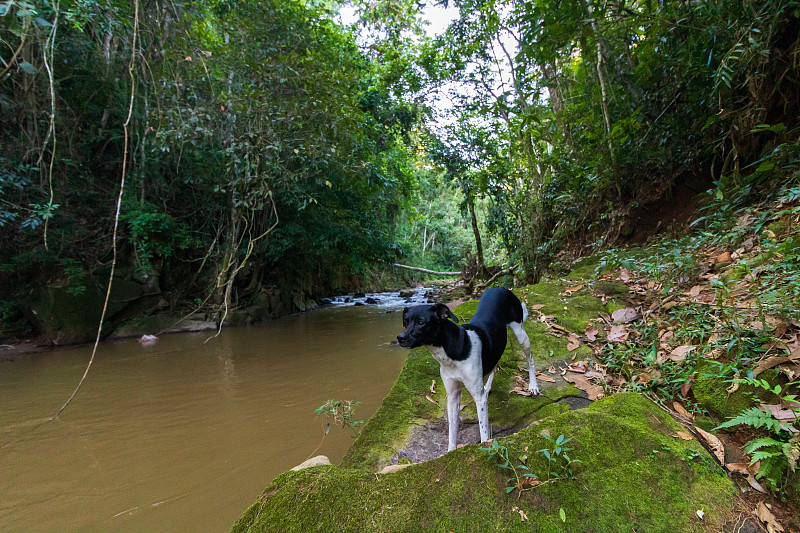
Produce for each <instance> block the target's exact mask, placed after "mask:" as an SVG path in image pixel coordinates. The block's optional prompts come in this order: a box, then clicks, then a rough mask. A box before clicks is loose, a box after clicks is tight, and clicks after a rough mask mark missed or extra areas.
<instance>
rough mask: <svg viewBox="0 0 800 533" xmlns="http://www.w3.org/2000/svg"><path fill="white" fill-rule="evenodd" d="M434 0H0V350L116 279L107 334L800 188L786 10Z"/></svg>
mask: <svg viewBox="0 0 800 533" xmlns="http://www.w3.org/2000/svg"><path fill="white" fill-rule="evenodd" d="M439 6H440V7H447V8H449V10H450V11H451V12H453V13H454V15H453V16H454V19H453V20H452V22H451V23H450V24H449V26H448V27H447V29H446V31H445V32H444V33H441V34H438V35H431V34H429V33H428V32H426V31H425V30H426V24H427V22H426V19H425V15H424V9H423V8H425V3H424V2H420V1H411V0H383V1H370V2H366V1H364V2H361V1H357V2H355V3H352V4H340V3H338V2H332V1H323V0H308V1H305V0H250V1H242V2H229V1H224V0H200V1H193V2H181V1H172V0H169V1H164V0H132V1H131V0H126V1H120V0H52V1H48V0H3V1H2V2H0V21H1V22H0V59H2V64H0V130H2V137H0V323H1V324H2V325H1V326H0V338H2V339H6V340H13V339H26V338H40V339H43V340H46V341H47V342H54V343H67V342H76V341H83V340H86V338H87V335H86V334H85V333H81V332H79V331H72V332H68V331H66V328H64V327H63V322H64V321H65V320H66V321H69V320H71V317H72V316H73V315H74V310H75V309H83V310H86V309H95V308H96V309H97V311H96V314H97V316H94V315H92V316H90V317H89V318H88V319H87V322H92V321H94V323H95V327H96V320H97V318H99V316H100V309H101V308H102V307H103V295H105V294H106V287H107V284H108V281H109V278H113V279H114V285H115V288H114V289H113V291H112V298H111V301H110V303H109V309H108V314H107V315H105V316H106V319H107V320H109V321H110V323H111V324H112V325H113V324H120V323H124V322H125V321H129V320H132V319H133V318H135V317H137V316H141V315H153V314H159V313H173V314H175V315H176V316H177V315H186V314H194V316H201V315H202V316H204V317H207V318H208V319H210V320H214V321H216V322H226V323H237V322H239V323H241V322H245V321H250V320H260V319H264V318H268V317H271V316H279V315H282V314H288V313H291V312H295V311H297V310H298V309H300V310H302V309H305V308H306V307H308V306H309V305H311V304H310V303H309V302H311V301H315V300H318V299H319V298H322V297H326V296H331V295H334V294H340V293H343V292H347V291H352V290H357V289H362V288H364V287H373V288H380V287H383V288H385V287H386V286H387V285H391V284H397V283H399V281H398V280H399V278H400V277H401V276H402V274H399V273H398V272H397V271H396V270H393V268H392V266H391V265H392V263H394V262H402V263H405V264H413V265H416V266H423V267H427V268H433V269H438V270H462V271H464V272H467V273H469V274H470V276H473V277H475V278H477V279H488V278H489V277H490V276H492V275H494V274H497V273H500V274H503V275H506V276H507V278H506V279H507V280H508V282H509V283H510V282H513V280H517V281H520V282H522V281H536V280H538V279H539V278H540V277H541V276H542V275H543V274H544V273H547V272H559V271H564V270H565V269H566V268H567V267H568V266H569V265H570V264H571V263H572V261H574V260H575V259H576V258H578V257H581V256H584V255H588V254H590V253H591V252H594V251H596V250H599V249H604V248H607V247H610V246H615V245H616V246H618V245H625V244H628V243H637V242H644V240H646V239H647V238H648V237H650V236H652V235H654V234H656V233H659V232H661V231H664V230H665V229H667V226H668V225H669V222H670V221H671V220H673V219H679V220H685V218H686V216H688V214H689V211H687V210H691V209H694V208H696V207H698V206H701V205H703V206H705V208H706V211H705V213H706V214H705V215H704V216H703V217H701V219H700V220H697V221H696V223H697V224H698V225H697V226H696V227H705V228H708V230H709V231H712V232H713V231H715V228H717V229H718V228H720V227H722V226H720V225H722V224H730V223H731V221H733V220H735V213H736V209H738V208H739V207H740V206H741V205H742V204H743V203H745V202H752V201H755V199H758V198H766V197H768V196H769V195H770V194H772V193H773V192H774V191H775V190H776V188H777V187H778V186H779V185H781V186H782V185H785V184H786V183H787V181H788V182H791V183H797V180H798V160H799V158H800V143H798V132H800V129H799V128H800V124H798V116H799V115H800V109H799V107H800V91H799V90H800V65H798V58H799V57H800V56H798V53H799V52H800V43H799V41H798V35H800V6H799V5H798V2H796V1H792V0H760V1H755V0H745V1H742V0H617V1H610V0H529V1H524V2H509V1H506V0H455V1H450V2H448V1H447V0H445V1H444V2H441V3H440V4H439ZM345 7H347V8H349V9H351V11H352V12H353V13H354V17H353V20H347V21H345V20H343V18H342V17H341V16H340V14H339V12H340V10H342V9H343V8H345ZM245 310H249V311H245ZM87 312H88V311H87ZM92 313H94V311H92ZM92 313H89V314H92ZM84 314H85V313H84Z"/></svg>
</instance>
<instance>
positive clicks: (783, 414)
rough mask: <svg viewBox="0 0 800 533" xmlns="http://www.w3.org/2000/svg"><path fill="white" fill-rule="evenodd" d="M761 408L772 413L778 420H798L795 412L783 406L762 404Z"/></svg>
mask: <svg viewBox="0 0 800 533" xmlns="http://www.w3.org/2000/svg"><path fill="white" fill-rule="evenodd" d="M760 407H761V410H762V411H765V412H766V411H769V412H770V413H772V416H773V417H774V418H775V419H777V420H794V419H796V418H798V417H797V413H796V412H795V411H794V410H792V409H786V408H784V407H783V406H782V405H781V404H777V405H767V404H763V403H762V404H761V405H760Z"/></svg>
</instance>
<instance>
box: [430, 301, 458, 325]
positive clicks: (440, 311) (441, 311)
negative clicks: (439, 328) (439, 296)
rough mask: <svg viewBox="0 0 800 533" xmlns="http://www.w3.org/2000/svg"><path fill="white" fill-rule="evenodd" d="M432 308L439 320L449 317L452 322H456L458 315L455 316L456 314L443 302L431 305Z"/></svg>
mask: <svg viewBox="0 0 800 533" xmlns="http://www.w3.org/2000/svg"><path fill="white" fill-rule="evenodd" d="M432 309H433V312H434V313H436V316H437V317H439V319H440V320H446V319H448V318H450V319H452V320H453V322H455V323H456V324H458V317H456V315H454V314H453V312H452V311H451V310H450V308H449V307H447V306H446V305H445V304H436V305H434V306H433V307H432Z"/></svg>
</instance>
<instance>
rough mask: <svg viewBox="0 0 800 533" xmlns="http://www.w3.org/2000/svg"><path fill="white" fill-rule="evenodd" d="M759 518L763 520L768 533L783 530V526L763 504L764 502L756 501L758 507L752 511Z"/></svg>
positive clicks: (777, 532)
mask: <svg viewBox="0 0 800 533" xmlns="http://www.w3.org/2000/svg"><path fill="white" fill-rule="evenodd" d="M753 514H755V515H756V516H757V517H758V519H759V520H761V521H762V522H764V524H766V526H767V531H768V532H769V533H779V532H781V531H784V529H783V526H782V525H780V524H779V523H778V519H777V518H775V515H774V514H772V511H770V510H769V508H768V507H767V506H766V505H765V504H764V502H758V507H756V509H755V511H753Z"/></svg>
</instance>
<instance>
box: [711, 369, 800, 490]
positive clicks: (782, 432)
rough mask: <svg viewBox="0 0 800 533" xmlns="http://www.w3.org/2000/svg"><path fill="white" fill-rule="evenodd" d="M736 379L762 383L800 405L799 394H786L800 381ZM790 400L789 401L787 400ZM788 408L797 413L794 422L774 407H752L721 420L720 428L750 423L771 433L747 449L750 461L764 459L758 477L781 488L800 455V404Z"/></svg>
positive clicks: (748, 445)
mask: <svg viewBox="0 0 800 533" xmlns="http://www.w3.org/2000/svg"><path fill="white" fill-rule="evenodd" d="M734 382H735V383H740V384H745V385H750V386H752V387H758V388H761V389H762V390H765V391H767V392H769V393H771V394H774V395H776V396H777V397H778V398H779V399H780V401H779V403H778V405H779V406H780V405H781V404H784V405H797V404H796V400H797V398H798V395H797V394H786V393H787V392H788V390H789V389H790V388H793V389H797V387H798V385H800V382H797V381H795V382H790V383H787V384H786V385H784V386H781V385H779V384H776V385H772V384H770V383H769V382H768V381H767V380H765V379H754V378H742V379H735V380H734ZM784 402H786V403H784ZM785 410H786V412H789V413H793V415H794V418H790V420H791V422H787V421H786V420H785V419H779V418H778V417H776V416H775V414H774V413H773V412H772V410H770V409H761V408H758V407H750V408H748V409H745V410H744V411H742V412H741V413H739V414H738V415H737V416H735V417H733V418H731V419H729V420H728V421H726V422H724V423H722V424H720V425H719V426H717V427H716V429H725V428H731V427H734V426H747V427H750V428H753V429H760V430H764V431H766V432H767V433H768V435H769V436H766V437H755V438H752V439H750V440H749V441H748V442H747V444H746V445H745V446H744V451H745V453H748V454H751V456H750V464H755V463H756V462H758V461H761V466H760V468H759V471H758V474H756V477H757V478H759V479H764V480H766V481H767V483H768V484H769V486H770V487H771V488H772V489H773V490H776V491H778V490H780V488H781V486H782V481H783V478H784V476H785V475H786V474H787V471H788V470H791V471H792V472H794V471H795V468H796V466H797V460H798V458H799V457H800V427H798V423H797V420H798V419H800V408H795V407H785Z"/></svg>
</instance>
